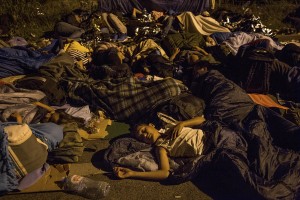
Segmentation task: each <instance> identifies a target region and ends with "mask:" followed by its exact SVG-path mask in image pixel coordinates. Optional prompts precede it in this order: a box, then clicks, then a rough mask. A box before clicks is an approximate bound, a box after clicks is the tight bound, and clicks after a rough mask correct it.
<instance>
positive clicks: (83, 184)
mask: <svg viewBox="0 0 300 200" xmlns="http://www.w3.org/2000/svg"><path fill="white" fill-rule="evenodd" d="M63 189H64V190H65V191H67V192H70V193H75V194H77V195H79V196H82V197H85V198H88V199H100V198H103V197H105V196H107V194H108V193H109V190H110V185H109V184H108V183H107V182H105V181H96V180H92V179H90V178H87V177H83V176H79V175H71V176H68V177H66V178H65V179H64V185H63Z"/></svg>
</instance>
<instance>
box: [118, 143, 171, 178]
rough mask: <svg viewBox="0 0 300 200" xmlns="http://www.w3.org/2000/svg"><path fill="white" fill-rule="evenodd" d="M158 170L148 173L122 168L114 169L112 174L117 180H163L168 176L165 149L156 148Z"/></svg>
mask: <svg viewBox="0 0 300 200" xmlns="http://www.w3.org/2000/svg"><path fill="white" fill-rule="evenodd" d="M157 153H158V157H159V169H158V170H157V171H150V172H138V171H133V170H130V169H128V168H124V167H115V168H114V173H115V175H116V176H117V177H119V178H136V179H144V180H164V179H166V178H167V177H168V176H169V170H170V165H169V159H168V155H167V151H166V149H164V148H162V147H157Z"/></svg>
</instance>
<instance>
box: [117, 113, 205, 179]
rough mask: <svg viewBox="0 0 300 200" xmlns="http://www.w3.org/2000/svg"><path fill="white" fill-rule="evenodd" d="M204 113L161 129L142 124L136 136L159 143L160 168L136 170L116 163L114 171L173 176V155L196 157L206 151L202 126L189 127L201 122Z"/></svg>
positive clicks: (142, 176) (145, 176) (130, 175)
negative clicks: (170, 172)
mask: <svg viewBox="0 0 300 200" xmlns="http://www.w3.org/2000/svg"><path fill="white" fill-rule="evenodd" d="M204 121H205V119H204V117H202V116H201V117H195V118H192V119H189V120H186V121H181V122H179V123H177V124H176V125H174V126H173V127H172V128H170V129H168V130H167V131H165V130H157V129H156V128H155V127H154V125H153V124H139V125H137V126H136V127H135V128H134V130H133V132H132V134H133V136H134V137H135V138H136V139H138V140H140V141H141V142H145V143H147V144H152V145H153V146H154V147H155V150H156V153H157V157H158V161H159V169H158V170H156V171H150V172H140V171H133V170H131V169H129V168H125V167H114V169H113V171H114V174H115V175H116V176H117V177H119V178H122V179H123V178H135V179H145V180H164V179H166V178H167V177H168V176H169V170H170V165H169V159H168V158H169V157H195V156H197V155H201V154H202V150H203V146H204V145H203V138H204V134H203V131H202V130H201V129H193V128H189V127H192V126H196V125H200V124H202V123H203V122H204Z"/></svg>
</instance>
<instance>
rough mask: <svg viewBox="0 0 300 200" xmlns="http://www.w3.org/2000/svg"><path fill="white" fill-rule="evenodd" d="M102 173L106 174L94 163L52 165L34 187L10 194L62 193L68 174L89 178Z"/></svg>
mask: <svg viewBox="0 0 300 200" xmlns="http://www.w3.org/2000/svg"><path fill="white" fill-rule="evenodd" d="M101 173H105V172H104V171H102V170H100V169H98V168H96V167H94V165H93V164H92V163H75V164H64V165H51V166H50V168H49V169H48V170H47V171H46V173H45V174H44V176H42V177H41V178H40V179H39V180H38V181H37V182H36V183H35V184H34V185H32V186H30V187H29V188H26V189H24V190H22V191H20V192H12V193H9V194H23V193H32V192H51V191H60V190H62V180H63V179H64V177H66V176H68V174H69V175H73V174H77V175H81V176H88V175H92V174H101Z"/></svg>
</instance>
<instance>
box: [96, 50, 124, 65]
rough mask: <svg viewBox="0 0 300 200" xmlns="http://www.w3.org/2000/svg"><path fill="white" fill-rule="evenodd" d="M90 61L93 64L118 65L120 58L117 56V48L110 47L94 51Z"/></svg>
mask: <svg viewBox="0 0 300 200" xmlns="http://www.w3.org/2000/svg"><path fill="white" fill-rule="evenodd" d="M92 63H93V64H95V65H103V64H108V65H120V64H121V60H120V58H119V57H118V50H117V49H116V48H113V47H112V48H109V49H107V50H100V51H95V52H94V53H93V54H92Z"/></svg>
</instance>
